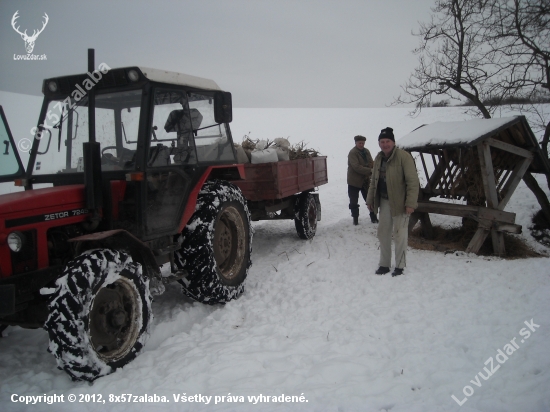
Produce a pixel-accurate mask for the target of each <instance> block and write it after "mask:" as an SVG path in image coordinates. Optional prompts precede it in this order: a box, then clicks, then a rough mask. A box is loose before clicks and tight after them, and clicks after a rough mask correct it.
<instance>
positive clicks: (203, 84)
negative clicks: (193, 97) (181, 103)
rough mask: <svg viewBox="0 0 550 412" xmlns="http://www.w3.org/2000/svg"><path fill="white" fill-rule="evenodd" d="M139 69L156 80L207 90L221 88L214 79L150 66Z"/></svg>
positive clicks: (149, 77) (150, 78) (152, 79)
mask: <svg viewBox="0 0 550 412" xmlns="http://www.w3.org/2000/svg"><path fill="white" fill-rule="evenodd" d="M139 69H140V70H141V72H142V73H143V75H144V76H145V77H147V78H148V79H149V80H151V81H154V82H161V83H170V84H178V85H182V86H191V87H196V88H198V89H206V90H221V89H220V87H219V86H218V85H217V83H216V82H215V81H214V80H210V79H205V78H202V77H197V76H191V75H189V74H183V73H176V72H169V71H166V70H159V69H152V68H149V67H141V66H139Z"/></svg>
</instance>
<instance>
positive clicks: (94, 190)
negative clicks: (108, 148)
mask: <svg viewBox="0 0 550 412" xmlns="http://www.w3.org/2000/svg"><path fill="white" fill-rule="evenodd" d="M94 60H95V58H94V49H88V72H89V73H93V71H94V70H95V69H94V66H95V62H94ZM82 150H83V156H84V187H85V193H86V207H87V208H88V210H90V211H94V214H93V215H94V217H93V218H92V219H96V220H97V219H98V216H99V213H98V209H99V208H101V207H102V206H103V193H102V181H101V180H102V179H101V147H100V144H99V143H97V142H96V140H95V90H94V88H93V87H92V88H91V89H90V90H88V142H86V143H83V149H82Z"/></svg>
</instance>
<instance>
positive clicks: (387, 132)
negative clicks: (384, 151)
mask: <svg viewBox="0 0 550 412" xmlns="http://www.w3.org/2000/svg"><path fill="white" fill-rule="evenodd" d="M380 139H390V140H393V141H394V142H395V137H393V129H392V128H391V127H386V128H385V129H382V131H381V132H380V136H378V141H380Z"/></svg>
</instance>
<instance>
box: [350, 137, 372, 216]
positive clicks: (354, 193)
mask: <svg viewBox="0 0 550 412" xmlns="http://www.w3.org/2000/svg"><path fill="white" fill-rule="evenodd" d="M354 140H355V147H354V148H353V149H351V150H350V152H349V154H348V196H349V208H350V210H351V216H352V217H353V224H354V225H357V224H359V192H361V195H362V196H363V199H365V200H366V198H367V193H368V191H369V182H370V177H371V173H372V164H373V160H372V156H371V154H370V152H369V151H368V149H366V148H365V142H366V140H367V139H366V138H365V137H363V136H355V137H354ZM370 219H371V221H372V223H377V222H378V219H377V218H376V214H374V213H373V212H370Z"/></svg>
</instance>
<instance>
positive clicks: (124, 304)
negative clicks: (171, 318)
mask: <svg viewBox="0 0 550 412" xmlns="http://www.w3.org/2000/svg"><path fill="white" fill-rule="evenodd" d="M151 301H152V299H151V294H150V293H149V281H148V280H147V279H144V277H143V276H142V271H141V265H140V264H139V263H135V262H133V261H132V258H131V257H130V256H128V255H127V254H126V253H123V252H118V251H114V250H110V249H96V250H92V251H89V252H85V253H83V254H82V255H80V256H78V257H77V258H75V259H74V260H72V261H71V262H69V263H68V264H67V266H66V267H65V270H64V272H63V276H62V277H61V278H59V279H58V280H57V281H56V291H55V292H54V294H53V296H52V298H51V300H50V302H49V316H48V319H47V320H46V323H45V324H44V329H46V330H47V331H48V334H49V337H50V344H49V347H48V351H49V352H51V353H52V354H53V355H54V356H55V358H56V360H57V366H58V368H59V369H62V370H64V371H65V372H67V373H68V374H69V375H70V376H71V378H72V379H73V380H74V381H79V380H85V381H90V382H91V381H93V380H95V379H97V378H99V377H101V376H104V375H108V374H109V373H112V372H114V371H115V370H116V369H117V368H120V367H122V366H124V365H126V364H127V363H129V362H130V361H132V360H133V359H134V358H135V357H136V356H137V354H138V353H139V352H140V351H141V349H142V348H143V346H144V344H145V340H146V338H147V337H148V334H149V327H150V325H151V324H152V320H153V314H152V311H151Z"/></svg>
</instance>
